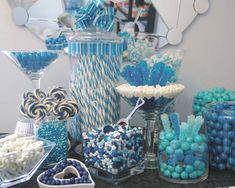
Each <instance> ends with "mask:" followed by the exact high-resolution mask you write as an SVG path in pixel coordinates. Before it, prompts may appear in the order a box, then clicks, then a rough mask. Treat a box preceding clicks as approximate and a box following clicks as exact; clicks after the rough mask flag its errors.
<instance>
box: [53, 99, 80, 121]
mask: <svg viewBox="0 0 235 188" xmlns="http://www.w3.org/2000/svg"><path fill="white" fill-rule="evenodd" d="M53 113H54V115H55V116H58V119H59V120H65V119H68V118H69V117H73V116H74V115H75V114H77V113H78V104H77V102H76V101H74V100H65V101H63V102H60V103H58V104H57V105H55V106H54V108H53Z"/></svg>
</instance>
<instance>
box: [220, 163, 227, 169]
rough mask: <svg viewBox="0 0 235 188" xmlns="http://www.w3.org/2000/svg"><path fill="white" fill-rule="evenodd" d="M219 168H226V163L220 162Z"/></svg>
mask: <svg viewBox="0 0 235 188" xmlns="http://www.w3.org/2000/svg"><path fill="white" fill-rule="evenodd" d="M218 168H219V169H220V170H225V168H226V165H225V164H224V163H219V165H218Z"/></svg>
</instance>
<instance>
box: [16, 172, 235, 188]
mask: <svg viewBox="0 0 235 188" xmlns="http://www.w3.org/2000/svg"><path fill="white" fill-rule="evenodd" d="M37 174H39V172H38V173H37ZM37 174H36V175H35V176H34V177H33V178H32V179H31V180H30V181H28V182H26V183H22V184H20V185H17V186H13V188H38V185H37V183H36V177H37ZM93 179H94V181H95V183H96V188H111V187H115V188H154V187H161V188H184V187H185V188H191V187H192V188H215V187H228V186H234V185H235V173H233V172H221V171H215V170H211V171H210V175H209V178H208V179H207V180H206V181H204V182H202V183H198V184H195V185H177V184H172V183H168V182H166V181H163V180H161V179H160V178H159V176H158V173H157V171H156V170H147V171H145V172H144V173H143V174H141V175H139V176H135V177H133V178H130V179H129V180H127V181H126V182H124V183H122V184H121V185H118V186H112V185H110V184H107V183H104V182H103V181H101V180H97V179H95V178H93Z"/></svg>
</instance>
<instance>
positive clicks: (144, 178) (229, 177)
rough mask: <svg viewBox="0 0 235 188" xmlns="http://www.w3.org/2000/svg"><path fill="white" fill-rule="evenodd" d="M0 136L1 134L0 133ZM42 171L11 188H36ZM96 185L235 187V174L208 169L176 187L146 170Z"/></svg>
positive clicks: (107, 187)
mask: <svg viewBox="0 0 235 188" xmlns="http://www.w3.org/2000/svg"><path fill="white" fill-rule="evenodd" d="M0 135H1V133H0ZM70 156H71V157H73V158H79V157H78V156H75V155H74V154H70ZM41 172H42V171H40V170H38V171H37V172H36V174H35V175H34V176H33V177H32V178H31V180H30V181H27V182H25V183H21V184H18V185H15V186H12V188H38V184H37V180H36V179H37V176H38V175H39V174H40V173H41ZM93 180H94V181H95V183H96V188H112V187H115V188H154V187H161V188H215V187H229V186H235V172H232V171H218V170H214V169H210V173H209V177H208V179H207V180H205V181H204V182H202V183H198V184H194V185H193V184H190V185H178V184H172V183H168V182H166V181H164V180H162V179H160V177H159V176H158V172H157V170H146V171H145V172H144V173H143V174H140V175H138V176H134V177H132V178H130V179H128V180H127V181H126V182H123V183H122V184H121V185H118V186H114V185H111V184H107V183H105V182H104V181H101V180H98V179H96V178H93Z"/></svg>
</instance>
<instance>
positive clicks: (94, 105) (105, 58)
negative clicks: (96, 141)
mask: <svg viewBox="0 0 235 188" xmlns="http://www.w3.org/2000/svg"><path fill="white" fill-rule="evenodd" d="M68 43H69V49H68V50H69V54H70V62H71V67H72V73H71V81H70V93H71V95H72V96H73V97H74V98H75V99H76V100H77V102H78V104H79V106H80V109H79V113H78V116H77V117H76V119H73V122H72V123H71V126H70V133H71V136H72V137H73V138H74V139H76V140H82V137H81V131H85V132H88V131H91V130H92V129H93V128H98V127H103V126H105V125H107V124H110V123H114V122H116V121H117V120H118V119H119V108H120V97H119V95H118V94H117V92H116V91H115V89H114V88H115V86H116V84H117V83H118V79H119V72H120V65H121V62H122V52H123V40H122V39H121V38H119V37H117V36H116V35H115V34H112V33H104V32H93V33H92V32H91V33H89V32H79V33H76V34H75V35H73V36H70V37H68Z"/></svg>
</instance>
